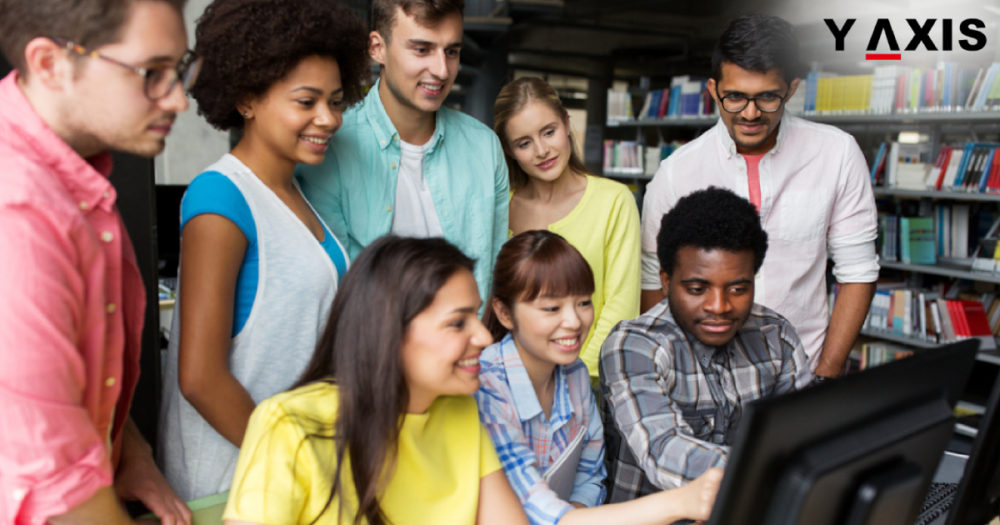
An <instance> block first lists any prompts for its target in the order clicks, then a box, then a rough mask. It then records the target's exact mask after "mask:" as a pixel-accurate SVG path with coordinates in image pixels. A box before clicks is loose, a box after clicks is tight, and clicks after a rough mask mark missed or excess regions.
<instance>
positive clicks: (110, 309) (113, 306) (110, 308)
mask: <svg viewBox="0 0 1000 525" xmlns="http://www.w3.org/2000/svg"><path fill="white" fill-rule="evenodd" d="M117 309H118V306H117V305H116V304H115V303H108V306H106V307H105V310H107V311H108V313H109V314H113V313H115V310H117Z"/></svg>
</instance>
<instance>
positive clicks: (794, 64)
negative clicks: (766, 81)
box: [712, 15, 802, 83]
mask: <svg viewBox="0 0 1000 525" xmlns="http://www.w3.org/2000/svg"><path fill="white" fill-rule="evenodd" d="M723 62H729V63H731V64H735V65H737V66H739V67H740V68H742V69H745V70H747V71H754V72H756V73H767V72H768V71H770V70H772V69H777V70H779V71H781V75H782V77H783V78H784V79H785V82H789V83H790V82H791V81H792V79H794V78H796V77H798V76H800V75H801V74H802V64H801V63H800V62H799V43H798V40H796V39H795V34H794V33H793V31H792V25H791V24H789V23H788V22H786V21H784V20H782V19H781V18H778V17H776V16H770V15H745V16H741V17H739V18H736V19H734V20H733V21H731V22H730V23H729V26H728V27H726V29H725V31H723V32H722V35H721V36H720V37H719V41H718V42H716V44H715V51H714V52H713V53H712V78H714V79H715V81H716V82H718V81H719V80H720V79H721V77H722V63H723Z"/></svg>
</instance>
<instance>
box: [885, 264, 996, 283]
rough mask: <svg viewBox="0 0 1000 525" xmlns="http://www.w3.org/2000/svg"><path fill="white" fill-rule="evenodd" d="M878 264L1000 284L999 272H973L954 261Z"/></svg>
mask: <svg viewBox="0 0 1000 525" xmlns="http://www.w3.org/2000/svg"><path fill="white" fill-rule="evenodd" d="M879 264H880V265H881V266H882V268H888V269H891V270H900V271H904V272H916V273H923V274H930V275H940V276H942V277H951V278H953V279H966V280H969V281H980V282H988V283H997V284H1000V273H993V272H975V271H972V270H970V269H969V266H968V265H965V264H961V263H956V262H949V261H940V262H938V263H937V264H934V265H930V264H908V263H902V262H897V261H880V262H879Z"/></svg>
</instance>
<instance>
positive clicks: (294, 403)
mask: <svg viewBox="0 0 1000 525" xmlns="http://www.w3.org/2000/svg"><path fill="white" fill-rule="evenodd" d="M338 406H339V403H338V397H337V387H336V386H334V385H330V384H326V383H315V384H311V385H306V386H303V387H301V388H298V389H295V390H292V391H290V392H285V393H282V394H278V395H276V396H274V397H272V398H270V399H268V400H266V401H264V402H263V403H261V404H260V405H259V406H258V407H257V408H256V409H255V410H254V412H253V416H251V418H250V423H249V425H248V426H247V432H246V436H245V437H244V439H243V446H242V447H241V448H240V457H239V461H238V462H237V464H236V474H235V476H234V478H233V485H232V488H231V489H230V496H229V503H228V504H227V506H226V511H225V514H224V515H223V518H224V519H227V520H243V521H250V522H257V523H266V524H269V525H271V524H285V523H288V524H293V523H295V524H298V523H309V522H311V521H312V520H313V519H314V518H315V517H316V516H317V515H319V514H320V512H321V511H322V509H323V507H324V505H325V504H326V501H327V498H328V497H329V495H330V488H331V487H332V484H333V473H334V471H335V470H336V464H335V461H334V460H335V458H336V447H335V443H334V441H333V440H332V439H330V436H331V435H332V425H333V422H334V421H335V420H336V417H337V411H338ZM315 434H319V436H315ZM310 435H313V436H312V437H309V436H310ZM477 459H478V460H477ZM391 468H392V470H390V472H392V474H391V478H390V479H389V482H388V484H387V486H386V488H385V490H384V492H383V493H382V495H381V497H380V502H379V503H380V505H381V507H382V511H383V512H385V514H386V516H387V517H388V518H389V520H390V521H391V522H392V523H394V524H396V525H405V524H407V523H428V522H433V523H438V524H449V523H456V524H458V523H463V524H468V523H474V522H475V521H476V510H477V508H478V505H479V480H480V478H482V477H484V476H486V475H487V474H490V473H492V472H495V471H497V470H499V469H500V460H499V459H498V458H497V454H496V450H495V449H494V448H493V442H492V441H491V440H490V437H489V435H488V434H487V433H486V430H485V429H484V428H483V426H482V424H481V423H480V422H479V414H478V412H477V409H476V402H475V400H474V399H473V398H472V396H443V397H439V398H438V399H437V400H436V401H435V402H434V403H433V404H432V405H431V407H430V409H429V410H428V411H427V413H426V414H406V416H405V417H404V419H403V427H402V429H401V430H400V434H399V446H398V449H397V461H396V464H395V465H394V466H393V467H391ZM350 471H351V470H350V463H349V460H348V458H347V457H345V459H344V466H343V468H342V469H341V476H342V478H341V479H342V480H343V481H344V482H342V484H341V486H342V487H343V489H342V490H343V492H342V493H338V494H337V495H336V496H335V497H334V499H333V501H332V502H331V504H330V506H329V508H327V509H326V511H325V512H324V513H323V514H322V518H321V519H320V520H319V521H318V522H317V523H319V524H332V523H337V510H338V506H339V505H340V503H341V501H343V503H344V512H343V514H342V515H341V517H340V521H339V522H340V523H342V524H346V523H351V522H352V520H353V517H354V514H355V513H356V510H357V495H356V493H355V491H354V486H353V484H352V478H351V476H350Z"/></svg>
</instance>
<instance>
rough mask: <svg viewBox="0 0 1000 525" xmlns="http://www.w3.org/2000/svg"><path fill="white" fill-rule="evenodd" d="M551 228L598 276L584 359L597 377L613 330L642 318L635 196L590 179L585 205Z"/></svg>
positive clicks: (620, 187)
mask: <svg viewBox="0 0 1000 525" xmlns="http://www.w3.org/2000/svg"><path fill="white" fill-rule="evenodd" d="M511 195H512V196H513V192H512V193H511ZM548 230H549V231H551V232H553V233H558V234H559V235H562V236H563V238H565V239H566V241H568V242H569V243H570V244H572V245H573V247H574V248H576V249H577V250H578V251H579V252H580V254H582V255H583V258H584V259H586V260H587V264H589V265H590V269H591V271H593V272H594V295H593V296H591V300H592V302H593V305H594V324H592V325H591V326H590V334H588V336H587V340H586V341H584V343H583V349H582V350H581V351H580V359H582V360H583V362H584V364H586V365H587V371H588V372H590V377H592V378H596V377H597V375H598V371H597V362H598V358H599V357H600V355H601V345H603V344H604V340H605V339H607V337H608V334H610V333H611V329H612V328H614V327H615V325H616V324H618V322H619V321H623V320H626V319H634V318H636V317H638V316H639V294H640V290H639V288H640V286H639V283H640V269H641V268H640V260H641V259H640V253H641V243H640V230H639V209H638V207H636V204H635V197H633V196H632V192H631V191H630V190H629V189H628V187H627V186H625V185H624V184H622V183H620V182H616V181H613V180H611V179H606V178H604V177H595V176H593V175H587V188H586V189H585V190H584V192H583V197H581V198H580V202H579V203H577V205H576V207H574V208H573V209H572V210H570V212H569V213H567V214H566V216H565V217H563V218H561V219H559V220H558V221H556V222H553V223H552V224H550V225H549V227H548ZM507 233H508V235H509V234H512V233H513V232H511V231H510V230H507Z"/></svg>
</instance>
